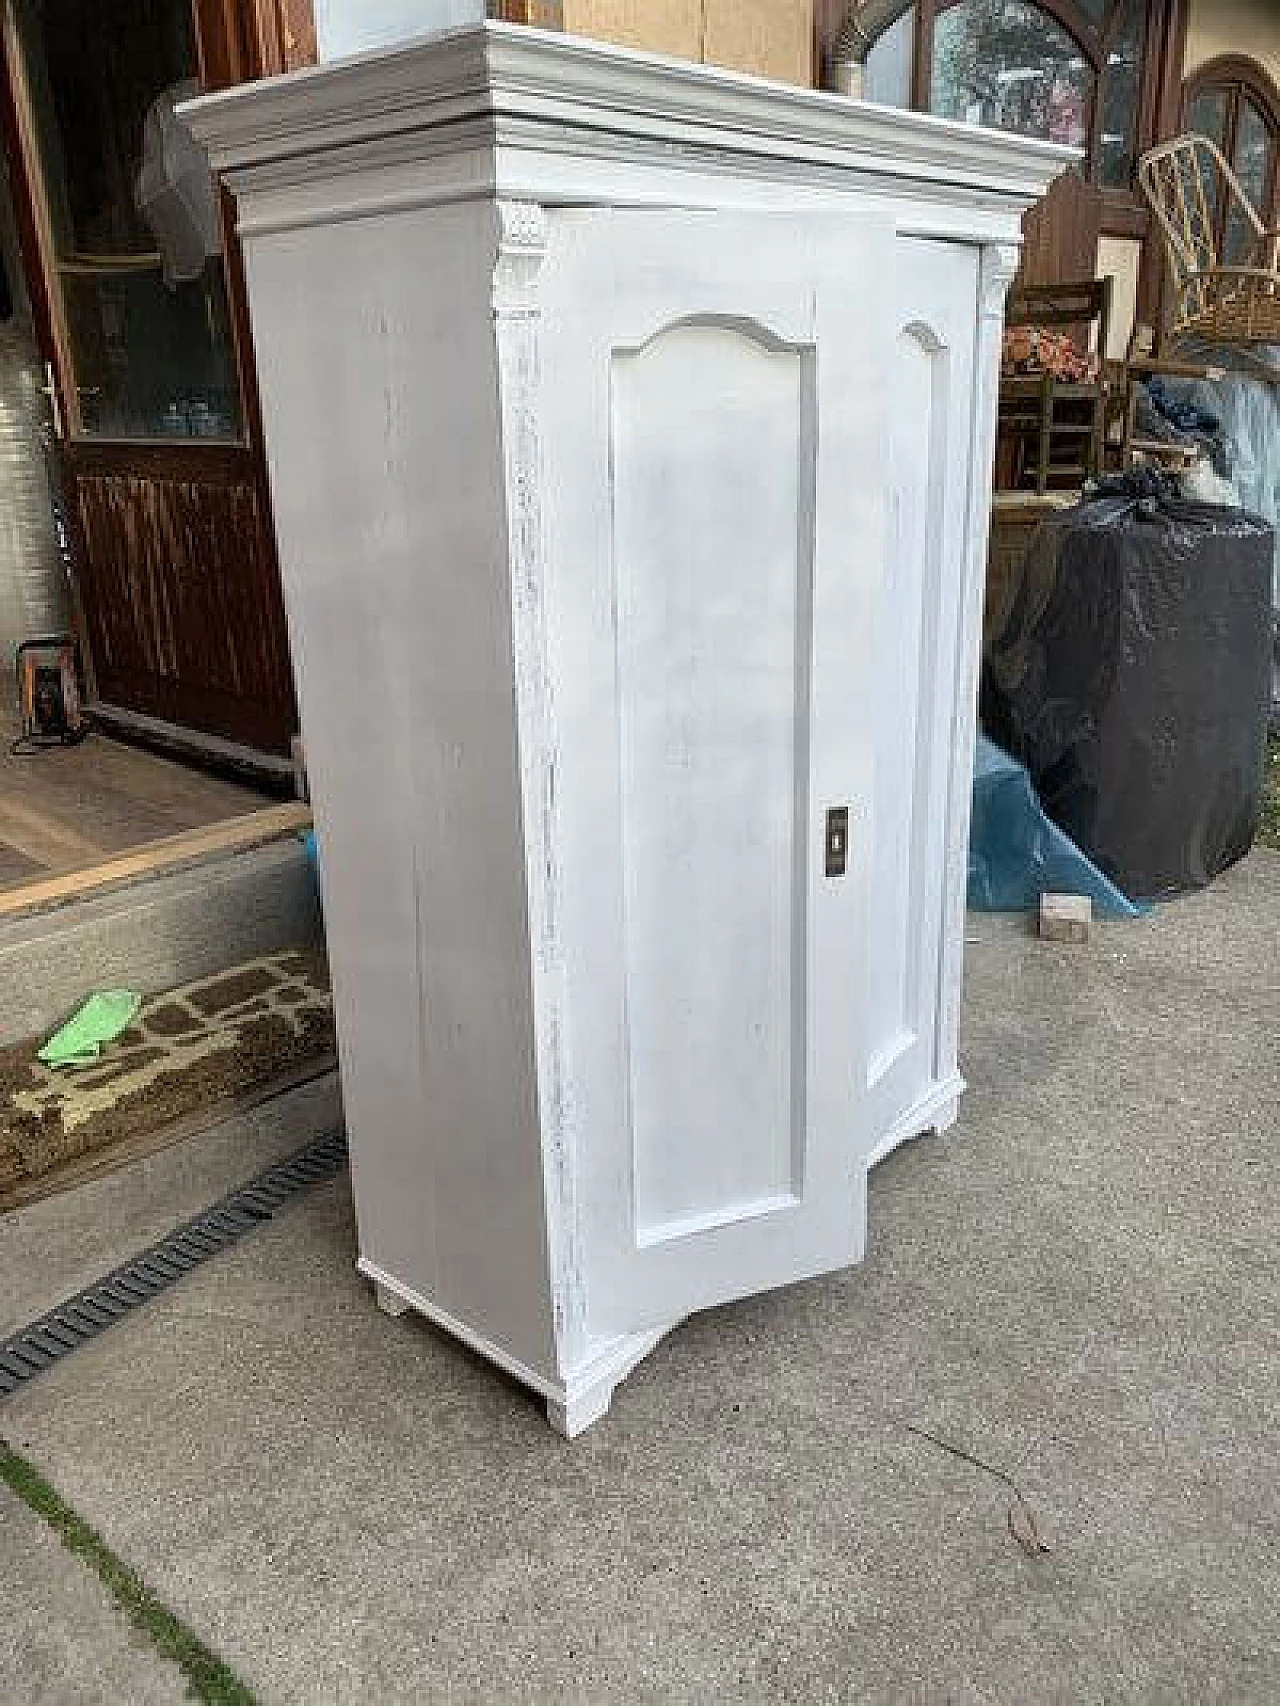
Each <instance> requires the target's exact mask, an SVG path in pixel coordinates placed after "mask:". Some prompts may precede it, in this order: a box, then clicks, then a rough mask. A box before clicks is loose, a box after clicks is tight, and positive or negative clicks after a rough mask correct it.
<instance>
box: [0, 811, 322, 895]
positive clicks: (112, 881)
mask: <svg viewBox="0 0 1280 1706" xmlns="http://www.w3.org/2000/svg"><path fill="white" fill-rule="evenodd" d="M310 827H311V812H310V810H309V808H308V807H306V806H304V805H302V804H301V803H300V802H297V801H291V802H290V803H288V804H287V805H281V806H266V807H264V808H263V809H262V810H261V811H255V812H249V813H247V814H246V815H245V816H243V817H235V818H229V819H227V820H226V821H225V822H223V823H219V824H214V825H213V826H212V827H211V828H209V829H194V830H188V831H187V832H186V833H184V834H181V835H170V836H165V837H163V838H162V839H160V840H159V841H152V842H150V843H148V845H146V846H145V847H138V848H135V849H134V850H133V851H132V852H130V853H122V854H120V855H119V856H118V857H116V858H114V859H106V860H103V861H102V862H101V863H100V864H97V865H91V866H87V867H86V868H84V869H82V870H79V871H70V872H66V873H64V874H63V875H61V876H57V877H48V878H43V879H41V880H39V881H37V882H33V883H25V884H24V885H23V886H22V887H21V888H16V889H11V890H10V891H9V893H8V894H2V895H0V918H13V917H15V916H17V915H19V914H21V913H25V912H33V911H37V910H39V909H41V908H45V907H52V906H64V905H66V904H67V903H68V902H70V901H76V900H83V899H85V898H86V897H87V896H88V895H91V894H96V893H100V892H101V891H103V890H105V889H109V888H114V887H115V886H116V885H117V884H119V883H127V882H136V881H137V880H138V879H140V878H145V877H155V876H159V875H161V874H162V873H165V872H168V871H176V870H180V869H182V868H183V867H184V866H187V865H194V864H200V863H202V862H203V861H204V860H206V859H212V858H216V857H218V856H219V855H220V854H225V853H242V852H245V851H246V850H247V849H249V848H251V847H261V846H262V845H263V844H264V843H266V842H269V841H278V840H281V839H282V838H283V837H285V836H287V835H298V834H301V833H302V832H303V831H304V830H307V829H309V828H310Z"/></svg>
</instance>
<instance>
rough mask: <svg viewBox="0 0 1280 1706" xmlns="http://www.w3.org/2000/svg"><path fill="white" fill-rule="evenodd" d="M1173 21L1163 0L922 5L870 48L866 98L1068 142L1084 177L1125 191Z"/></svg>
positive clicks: (920, 0) (949, 0)
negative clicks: (1081, 154)
mask: <svg viewBox="0 0 1280 1706" xmlns="http://www.w3.org/2000/svg"><path fill="white" fill-rule="evenodd" d="M1169 16H1170V14H1169V8H1168V6H1167V5H1166V4H1164V0H1157V3H1155V4H1152V3H1150V0H917V3H916V4H915V5H913V6H912V7H911V8H910V11H909V12H908V13H907V14H906V15H905V16H904V17H903V18H901V19H899V20H898V22H897V23H896V24H895V25H893V26H892V27H891V29H890V30H888V31H887V32H886V33H885V35H884V36H882V37H881V39H880V41H878V42H877V43H876V45H875V46H874V47H873V48H872V50H871V54H870V57H869V59H868V61H867V85H866V90H867V94H868V95H869V96H870V98H871V99H873V100H877V99H878V100H889V101H896V102H901V103H902V104H905V103H906V102H907V100H908V99H910V101H911V104H912V105H914V106H917V107H921V108H925V109H927V110H929V111H931V112H935V113H941V114H943V115H944V116H945V117H947V118H957V119H964V120H968V121H969V122H970V123H974V124H988V125H994V126H995V127H996V128H997V129H1000V130H1015V131H1020V132H1024V133H1026V134H1027V135H1031V136H1045V137H1048V138H1050V139H1051V140H1052V141H1055V142H1066V143H1070V144H1072V145H1073V146H1075V147H1077V148H1082V149H1084V151H1085V168H1084V169H1085V176H1086V177H1087V178H1088V179H1089V181H1090V182H1092V183H1094V184H1097V185H1098V186H1099V188H1101V189H1103V190H1109V191H1116V192H1120V193H1122V194H1125V193H1127V192H1128V191H1129V190H1130V189H1131V187H1132V183H1133V171H1134V164H1135V162H1136V159H1137V156H1138V154H1139V153H1140V152H1141V150H1142V148H1143V147H1144V146H1145V145H1146V143H1147V142H1148V141H1149V140H1150V139H1149V136H1147V135H1146V134H1145V131H1144V126H1145V128H1146V130H1149V129H1150V122H1151V108H1152V103H1151V101H1150V100H1149V99H1147V98H1146V95H1147V91H1146V89H1145V88H1144V68H1146V67H1147V66H1149V65H1151V64H1153V63H1154V62H1155V60H1156V59H1157V58H1158V54H1159V50H1160V48H1161V47H1162V45H1163V42H1164V39H1165V35H1166V33H1167V30H1168V28H1169V27H1170V26H1169ZM909 67H910V68H911V71H912V74H911V76H910V81H909V82H908V68H909ZM1147 81H1149V79H1147Z"/></svg>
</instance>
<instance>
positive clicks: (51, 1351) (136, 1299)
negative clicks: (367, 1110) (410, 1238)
mask: <svg viewBox="0 0 1280 1706" xmlns="http://www.w3.org/2000/svg"><path fill="white" fill-rule="evenodd" d="M346 1160H347V1137H346V1133H345V1132H343V1131H336V1132H329V1133H327V1134H326V1135H325V1136H324V1137H318V1138H316V1139H315V1140H314V1142H312V1143H309V1144H308V1145H307V1146H306V1148H305V1149H300V1150H299V1151H298V1153H297V1154H296V1155H292V1156H290V1157H289V1159H288V1160H287V1161H279V1162H277V1163H276V1165H275V1166H274V1167H268V1168H267V1170H266V1172H265V1173H262V1174H260V1175H259V1176H258V1177H257V1178H256V1179H251V1180H250V1181H249V1183H248V1184H247V1185H242V1186H241V1187H240V1189H239V1190H237V1191H233V1192H232V1193H231V1195H230V1196H229V1197H224V1198H223V1200H222V1201H221V1202H219V1203H215V1204H214V1205H213V1207H212V1208H207V1209H205V1211H204V1213H203V1214H198V1215H197V1216H196V1217H195V1219H194V1220H189V1221H188V1222H187V1224H186V1225H185V1226H180V1227H178V1229H177V1230H176V1231H175V1232H171V1233H169V1235H168V1237H167V1238H162V1239H161V1240H160V1242H159V1243H158V1244H153V1245H152V1247H151V1248H150V1249H149V1250H144V1251H143V1252H142V1254H141V1255H140V1256H135V1257H134V1258H133V1259H132V1261H129V1262H126V1263H125V1264H124V1266H123V1267H121V1268H117V1269H116V1270H115V1272H114V1273H110V1274H108V1275H107V1276H106V1278H105V1279H101V1280H99V1281H98V1282H97V1283H96V1284H95V1285H91V1286H90V1287H89V1288H88V1290H87V1291H82V1292H80V1294H79V1295H78V1296H77V1297H73V1298H71V1299H70V1300H69V1301H68V1302H66V1303H62V1304H59V1306H58V1307H57V1308H56V1309H53V1310H51V1311H50V1312H49V1314H48V1315H44V1316H42V1317H41V1318H40V1320H38V1321H33V1322H32V1323H31V1325H30V1326H29V1327H23V1328H21V1329H20V1330H19V1331H18V1332H16V1333H15V1334H14V1335H13V1337H12V1338H10V1339H5V1340H3V1341H0V1399H3V1398H7V1397H9V1396H10V1394H11V1393H14V1392H16V1391H18V1389H19V1388H20V1387H22V1386H25V1385H26V1383H27V1381H29V1380H34V1379H35V1377H36V1376H37V1375H38V1374H43V1373H44V1371H45V1369H46V1368H51V1367H52V1366H53V1364H54V1363H55V1362H61V1360H62V1359H63V1357H67V1356H70V1355H71V1353H72V1351H78V1350H79V1349H80V1346H81V1345H84V1344H87V1343H88V1342H89V1340H90V1339H96V1338H97V1336H98V1334H99V1333H105V1332H106V1330H107V1328H108V1327H114V1326H115V1324H116V1322H117V1321H121V1320H123V1319H124V1317H125V1316H126V1315H129V1314H131V1313H132V1312H133V1311H134V1310H135V1309H139V1308H141V1306H142V1305H143V1304H144V1303H149V1302H150V1301H151V1299H152V1298H153V1297H156V1296H158V1295H159V1293H160V1292H162V1291H167V1290H168V1289H169V1287H170V1286H172V1285H176V1284H177V1283H178V1281H179V1280H180V1279H182V1278H183V1276H184V1275H186V1274H189V1273H190V1272H191V1270H192V1269H193V1268H198V1267H199V1266H200V1264H201V1263H202V1262H207V1261H208V1260H209V1258H210V1257H211V1256H216V1255H217V1254H218V1252H219V1250H225V1249H226V1247H227V1246H228V1245H229V1244H234V1243H236V1242H237V1241H238V1240H239V1239H241V1238H243V1237H244V1235H245V1233H246V1232H252V1231H253V1229H254V1227H255V1226H260V1225H261V1224H262V1222H263V1221H264V1220H270V1219H271V1218H272V1216H273V1215H275V1214H277V1213H278V1212H279V1211H280V1210H281V1209H282V1208H284V1207H285V1206H286V1205H287V1204H288V1203H289V1202H290V1201H291V1200H292V1199H293V1198H294V1197H296V1196H300V1195H301V1194H302V1192H304V1191H307V1190H309V1189H310V1188H311V1186H312V1185H317V1184H319V1183H320V1182H321V1181H322V1180H324V1179H332V1178H334V1177H335V1176H336V1175H337V1174H338V1173H340V1172H341V1171H342V1168H343V1167H344V1165H345V1164H346Z"/></svg>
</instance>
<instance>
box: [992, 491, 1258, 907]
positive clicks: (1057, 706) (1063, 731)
mask: <svg viewBox="0 0 1280 1706" xmlns="http://www.w3.org/2000/svg"><path fill="white" fill-rule="evenodd" d="M1274 548H1275V545H1274V536H1273V533H1272V529H1271V526H1270V524H1269V523H1268V522H1265V521H1263V520H1262V519H1261V517H1259V516H1255V515H1250V514H1248V513H1247V512H1246V511H1244V510H1240V509H1228V508H1220V507H1217V506H1215V505H1210V504H1199V503H1191V502H1188V501H1187V500H1185V499H1183V498H1182V497H1180V496H1179V495H1177V487H1176V485H1175V484H1173V482H1171V481H1170V480H1168V479H1167V477H1164V476H1161V475H1159V474H1157V473H1155V472H1153V471H1150V470H1138V471H1135V473H1134V474H1130V475H1126V476H1124V477H1122V478H1117V479H1115V480H1111V481H1108V482H1105V483H1103V484H1102V485H1100V486H1099V487H1098V488H1097V490H1096V492H1095V493H1094V494H1093V495H1092V496H1091V497H1089V498H1087V499H1086V500H1085V501H1084V502H1082V503H1081V504H1079V505H1078V506H1077V507H1075V508H1074V509H1069V510H1064V511H1062V512H1061V513H1060V514H1058V515H1056V516H1053V517H1051V518H1050V519H1049V520H1047V521H1046V522H1045V523H1044V524H1043V526H1042V527H1041V528H1040V530H1039V532H1038V533H1037V534H1036V536H1035V538H1034V539H1033V541H1032V544H1031V548H1030V550H1029V551H1028V553H1027V556H1026V559H1025V561H1024V563H1023V565H1022V568H1021V571H1020V573H1019V576H1018V583H1017V586H1016V589H1011V591H1012V596H1011V600H1010V604H1009V617H1008V620H1007V622H1006V624H1005V628H1004V631H1003V633H1001V634H999V635H997V636H996V637H995V639H994V640H993V641H992V642H990V643H989V644H988V648H987V657H986V660H985V667H984V671H983V705H982V710H983V722H984V725H985V726H986V728H987V731H988V733H990V734H991V735H992V737H993V738H994V739H995V740H996V741H998V742H999V743H1000V744H1001V745H1002V746H1004V747H1005V748H1006V750H1008V751H1009V752H1011V753H1012V754H1013V755H1014V756H1015V757H1016V758H1018V759H1019V760H1020V761H1021V762H1022V763H1023V764H1025V765H1026V767H1027V769H1028V770H1029V771H1030V773H1031V777H1032V780H1033V782H1034V783H1035V786H1036V790H1037V792H1038V793H1039V796H1040V799H1041V802H1042V803H1043V805H1044V808H1045V810H1046V812H1047V813H1048V814H1049V816H1050V817H1051V818H1052V819H1053V820H1054V822H1055V823H1057V824H1058V825H1059V826H1060V827H1061V828H1062V829H1064V830H1065V831H1066V833H1067V834H1068V835H1069V836H1070V837H1071V838H1072V840H1073V841H1075V842H1076V844H1077V845H1078V846H1079V847H1080V848H1082V849H1083V851H1084V852H1085V853H1087V854H1088V855H1089V857H1090V858H1091V859H1092V860H1093V861H1094V863H1095V864H1096V865H1098V866H1099V867H1100V868H1101V869H1102V870H1103V871H1104V872H1105V873H1106V874H1107V876H1108V877H1110V878H1111V880H1112V881H1113V882H1114V883H1115V884H1116V885H1117V886H1118V887H1119V888H1121V889H1122V890H1123V891H1124V892H1125V894H1127V895H1129V896H1130V897H1131V898H1133V899H1141V900H1155V899H1160V898H1162V897H1167V896H1171V895H1174V894H1178V893H1181V892H1183V891H1185V890H1187V889H1191V888H1199V887H1202V886H1203V885H1204V884H1206V883H1208V882H1211V881H1212V880H1213V878H1214V877H1215V876H1217V875H1218V874H1219V872H1221V871H1224V870H1225V869H1226V868H1227V867H1228V866H1229V865H1232V864H1234V863H1235V861H1236V860H1238V859H1241V858H1243V856H1244V855H1245V854H1246V853H1247V852H1248V851H1249V849H1250V847H1251V846H1252V844H1253V838H1254V836H1255V834H1256V833H1257V829H1258V823H1259V819H1260V815H1261V810H1262V798H1263V785H1264V777H1265V767H1266V732H1267V711H1268V703H1269V699H1270V650H1271V573H1272V558H1273V552H1274Z"/></svg>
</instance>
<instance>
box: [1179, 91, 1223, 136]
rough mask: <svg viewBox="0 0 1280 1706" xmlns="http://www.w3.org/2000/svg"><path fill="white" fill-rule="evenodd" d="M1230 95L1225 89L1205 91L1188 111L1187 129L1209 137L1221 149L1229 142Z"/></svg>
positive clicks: (1197, 97)
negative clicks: (1228, 116) (1228, 115)
mask: <svg viewBox="0 0 1280 1706" xmlns="http://www.w3.org/2000/svg"><path fill="white" fill-rule="evenodd" d="M1230 99H1231V98H1230V95H1229V94H1228V92H1227V91H1226V90H1225V89H1203V90H1201V92H1200V93H1199V94H1198V95H1197V96H1196V98H1195V100H1194V101H1192V103H1191V106H1190V108H1189V109H1188V111H1187V129H1188V130H1194V131H1195V133H1196V134H1197V136H1207V137H1208V138H1209V140H1210V142H1216V143H1217V144H1218V147H1219V148H1221V147H1222V146H1223V145H1224V144H1225V142H1226V140H1227V114H1228V112H1229V110H1230Z"/></svg>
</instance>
